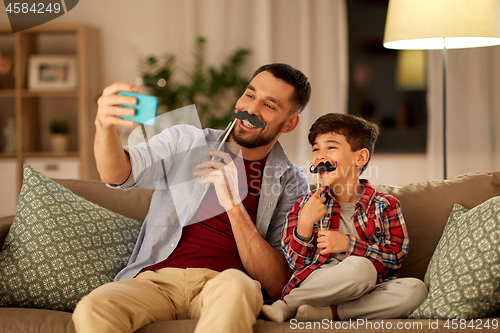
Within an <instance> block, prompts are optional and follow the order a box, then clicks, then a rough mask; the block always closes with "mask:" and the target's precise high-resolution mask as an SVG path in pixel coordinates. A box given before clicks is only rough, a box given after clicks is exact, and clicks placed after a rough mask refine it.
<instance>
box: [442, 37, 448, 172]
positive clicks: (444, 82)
mask: <svg viewBox="0 0 500 333" xmlns="http://www.w3.org/2000/svg"><path fill="white" fill-rule="evenodd" d="M442 54H443V178H444V179H446V177H447V174H446V170H447V167H446V155H447V154H446V66H447V65H448V54H447V52H446V43H445V38H443V52H442Z"/></svg>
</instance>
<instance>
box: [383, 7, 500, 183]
mask: <svg viewBox="0 0 500 333" xmlns="http://www.w3.org/2000/svg"><path fill="white" fill-rule="evenodd" d="M499 44H500V0H480V1H477V0H459V1H457V0H389V7H388V10H387V20H386V23H385V33H384V47H386V48H389V49H396V50H438V49H441V50H443V52H442V53H443V176H444V179H446V178H447V166H446V66H447V54H446V50H447V49H460V48H469V47H482V46H492V45H499Z"/></svg>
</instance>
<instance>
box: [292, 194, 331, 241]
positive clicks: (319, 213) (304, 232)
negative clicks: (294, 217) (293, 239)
mask: <svg viewBox="0 0 500 333" xmlns="http://www.w3.org/2000/svg"><path fill="white" fill-rule="evenodd" d="M325 201H326V198H325V196H321V189H318V190H316V192H315V193H314V194H313V195H312V196H311V197H310V198H309V200H308V201H307V202H306V204H305V205H304V207H302V210H301V212H300V216H299V221H298V222H297V233H298V234H299V235H301V236H303V237H311V236H312V230H313V226H314V223H316V222H317V221H319V220H320V219H321V218H322V217H323V216H325V215H326V213H327V209H326V205H325Z"/></svg>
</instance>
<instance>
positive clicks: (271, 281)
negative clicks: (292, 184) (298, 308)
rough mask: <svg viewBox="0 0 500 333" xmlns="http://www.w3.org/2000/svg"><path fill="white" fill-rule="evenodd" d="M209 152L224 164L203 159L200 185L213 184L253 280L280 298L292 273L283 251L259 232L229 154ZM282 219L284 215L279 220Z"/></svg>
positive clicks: (246, 268) (200, 167) (198, 173)
mask: <svg viewBox="0 0 500 333" xmlns="http://www.w3.org/2000/svg"><path fill="white" fill-rule="evenodd" d="M210 154H211V155H212V156H216V157H220V158H222V159H223V161H224V163H225V164H224V163H222V162H219V161H217V160H214V161H213V162H211V161H207V162H203V163H201V164H199V165H198V166H197V168H198V169H204V170H203V171H199V172H195V173H194V175H195V176H201V177H203V178H202V179H201V180H200V183H201V184H207V183H213V184H214V186H215V191H216V193H217V197H218V199H219V203H220V204H221V206H222V207H224V209H225V210H226V212H227V214H228V217H229V221H230V223H231V228H232V231H233V235H234V238H235V240H236V246H237V247H238V253H239V255H240V259H241V261H242V263H243V266H244V267H245V270H246V271H247V273H248V274H249V275H250V276H251V277H252V278H253V279H255V280H258V281H259V282H260V283H261V285H262V287H263V288H264V290H265V291H266V292H267V294H268V295H269V297H271V298H273V299H278V298H279V296H280V295H281V291H282V290H283V287H284V286H285V285H286V284H287V282H288V280H289V279H290V276H291V274H292V272H291V270H290V268H289V267H288V264H287V263H286V260H285V258H284V257H283V254H282V253H281V252H280V251H277V250H275V249H274V248H273V247H272V246H271V244H269V243H268V242H267V240H266V239H264V238H263V237H262V236H261V235H260V233H259V231H258V230H257V227H256V226H255V223H254V222H253V221H252V219H251V218H250V216H249V215H248V213H247V211H246V209H245V207H244V206H243V204H242V203H241V198H240V196H239V192H238V186H237V185H236V184H237V181H238V177H237V170H236V167H235V165H234V163H233V161H232V160H231V158H230V156H229V154H227V153H225V152H221V151H212V152H210ZM297 195H302V193H297ZM290 200H293V201H292V202H290V206H292V205H293V202H294V201H295V200H296V198H295V197H294V198H290ZM277 206H278V205H277ZM288 208H289V207H287V209H288ZM278 219H281V217H278ZM283 221H284V216H283V220H282V221H280V223H283ZM280 230H281V228H280Z"/></svg>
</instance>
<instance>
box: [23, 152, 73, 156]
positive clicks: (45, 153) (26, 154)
mask: <svg viewBox="0 0 500 333" xmlns="http://www.w3.org/2000/svg"><path fill="white" fill-rule="evenodd" d="M23 156H24V157H40V158H47V157H57V158H67V157H79V153H78V152H77V151H68V152H66V153H53V152H50V151H37V152H35V151H33V152H24V153H23Z"/></svg>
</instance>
